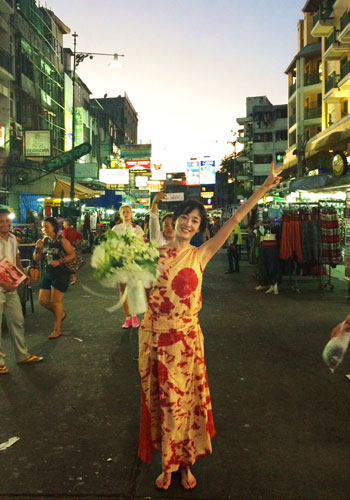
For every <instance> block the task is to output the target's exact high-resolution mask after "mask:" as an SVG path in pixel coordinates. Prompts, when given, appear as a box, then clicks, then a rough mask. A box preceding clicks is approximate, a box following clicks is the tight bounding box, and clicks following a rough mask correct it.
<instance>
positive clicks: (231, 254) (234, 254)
mask: <svg viewBox="0 0 350 500" xmlns="http://www.w3.org/2000/svg"><path fill="white" fill-rule="evenodd" d="M241 246H242V233H241V228H240V226H239V224H237V225H236V226H235V227H234V229H233V231H232V233H231V234H230V236H229V239H228V245H227V258H228V270H227V271H226V274H231V273H239V261H240V258H241ZM233 260H234V261H235V268H234V269H233Z"/></svg>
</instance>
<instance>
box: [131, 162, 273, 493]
mask: <svg viewBox="0 0 350 500" xmlns="http://www.w3.org/2000/svg"><path fill="white" fill-rule="evenodd" d="M279 181H280V177H278V176H277V175H276V174H275V173H274V169H273V166H272V167H271V172H270V174H269V176H268V177H267V179H266V180H265V182H264V184H263V185H262V186H261V187H260V188H259V189H258V190H257V191H255V192H254V193H253V195H252V196H251V197H250V198H249V200H247V201H246V202H245V203H244V204H243V205H241V206H240V207H239V209H238V210H237V211H236V212H235V214H234V215H233V216H232V217H231V218H230V219H229V220H228V221H227V222H226V223H225V224H224V226H223V227H222V228H221V229H220V230H219V231H218V232H217V234H216V235H215V236H214V237H213V238H211V239H210V240H208V241H206V242H205V243H203V244H202V245H201V246H200V247H199V248H196V247H193V246H191V245H190V241H191V239H192V237H193V236H194V234H196V233H197V232H199V231H203V229H204V228H205V224H206V212H205V209H204V207H203V205H201V204H200V203H198V202H196V201H193V200H188V201H186V202H184V203H182V204H181V205H180V206H179V207H178V210H177V211H176V213H175V215H174V219H175V238H174V240H173V241H172V242H170V243H168V244H167V245H165V246H163V247H161V248H160V251H161V256H160V260H159V277H158V279H157V281H156V283H155V285H154V286H153V288H152V290H151V291H150V294H149V299H148V310H147V312H146V313H145V315H144V318H143V321H142V323H141V326H140V330H139V371H140V376H141V387H142V391H141V423H140V439H139V450H138V453H139V457H140V458H141V460H142V461H143V462H150V461H151V459H152V452H153V451H154V450H159V451H161V454H162V473H161V474H160V476H159V477H158V478H157V480H156V486H157V487H158V488H161V489H164V490H166V489H168V487H169V486H170V483H171V475H172V472H174V471H177V470H178V469H180V471H181V484H182V486H183V487H184V488H185V489H192V488H194V487H195V485H196V479H195V478H194V476H193V474H192V472H191V470H190V467H191V466H192V465H193V464H194V463H195V461H196V459H197V458H199V457H204V456H206V455H209V454H211V453H212V447H211V438H212V437H213V435H214V433H215V429H214V422H213V416H212V408H211V401H210V393H209V387H208V380H207V372H206V367H205V360H204V349H203V334H202V331H201V328H200V325H199V321H198V312H199V310H200V309H201V302H202V300H201V285H202V274H203V270H204V268H205V266H206V265H207V264H208V262H209V260H210V259H211V258H212V257H213V256H214V255H215V253H216V252H217V251H218V250H219V249H220V248H221V246H222V245H223V244H224V243H225V241H226V240H227V238H228V237H229V235H230V233H231V232H232V230H233V228H234V227H235V226H236V225H237V224H238V223H239V222H240V221H241V220H242V219H243V217H244V216H245V215H246V214H247V213H248V212H250V210H251V209H252V208H253V207H254V205H255V204H256V203H257V201H258V200H259V199H260V198H262V197H263V196H264V194H265V193H266V192H267V191H268V190H269V189H270V188H271V187H272V186H274V185H276V184H278V182H279Z"/></svg>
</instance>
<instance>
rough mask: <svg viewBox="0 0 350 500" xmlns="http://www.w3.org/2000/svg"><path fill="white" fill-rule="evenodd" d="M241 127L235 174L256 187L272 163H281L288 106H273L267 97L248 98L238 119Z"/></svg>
mask: <svg viewBox="0 0 350 500" xmlns="http://www.w3.org/2000/svg"><path fill="white" fill-rule="evenodd" d="M237 123H238V124H239V125H241V126H243V127H244V128H242V129H240V130H239V135H238V137H237V141H238V142H240V143H241V144H243V145H244V148H243V151H242V152H241V154H240V155H237V159H236V161H237V164H238V166H237V171H236V172H235V173H236V174H238V177H239V178H241V179H242V180H244V182H245V190H246V191H248V190H249V184H250V186H251V188H252V189H253V190H255V189H257V188H258V187H259V186H260V185H261V184H262V183H263V182H264V180H265V179H266V177H267V175H268V174H269V171H270V168H271V162H272V161H273V162H274V163H275V166H276V167H278V166H280V165H282V162H283V157H284V155H285V150H286V148H287V105H286V104H282V105H273V104H271V102H270V101H269V100H268V98H267V97H266V96H258V97H247V100H246V116H245V117H243V118H237Z"/></svg>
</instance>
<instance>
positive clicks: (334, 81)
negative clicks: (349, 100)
mask: <svg viewBox="0 0 350 500" xmlns="http://www.w3.org/2000/svg"><path fill="white" fill-rule="evenodd" d="M337 85H338V77H337V75H336V72H335V71H333V73H332V74H330V75H329V76H327V79H326V83H325V91H326V94H327V92H329V91H330V90H331V89H334V88H336V87H337Z"/></svg>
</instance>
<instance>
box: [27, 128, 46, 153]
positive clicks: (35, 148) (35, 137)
mask: <svg viewBox="0 0 350 500" xmlns="http://www.w3.org/2000/svg"><path fill="white" fill-rule="evenodd" d="M24 155H25V156H27V157H32V158H36V157H40V156H51V132H50V130H26V131H25V132H24Z"/></svg>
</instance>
